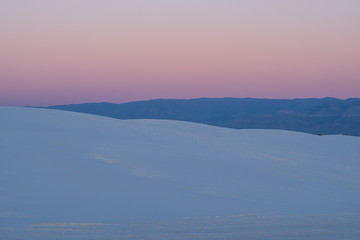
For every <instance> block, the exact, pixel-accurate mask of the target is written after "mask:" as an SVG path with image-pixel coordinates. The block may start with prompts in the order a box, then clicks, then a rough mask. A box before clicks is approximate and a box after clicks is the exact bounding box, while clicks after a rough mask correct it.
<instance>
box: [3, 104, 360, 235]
mask: <svg viewBox="0 0 360 240" xmlns="http://www.w3.org/2000/svg"><path fill="white" fill-rule="evenodd" d="M0 132H1V135H0V149H1V151H0V154H1V161H0V182H1V187H0V202H1V204H0V223H1V224H0V225H1V226H2V227H1V228H0V233H2V234H1V235H2V236H11V237H12V238H10V237H9V238H5V237H4V238H3V239H13V238H14V236H23V235H21V234H25V233H26V234H27V235H26V236H27V237H24V238H23V239H47V237H46V236H48V235H46V234H45V235H34V236H33V238H32V237H29V236H30V235H29V231H30V232H31V231H33V232H34V231H35V232H36V228H34V227H29V226H30V225H31V226H32V225H34V224H35V225H36V224H39V223H42V224H43V223H46V224H45V225H43V228H44V229H45V228H46V229H47V228H49V227H51V228H52V229H53V231H55V232H57V231H58V230H56V229H55V230H54V228H55V227H58V228H62V226H67V228H66V229H68V228H69V229H70V230H69V231H70V233H71V231H72V230H71V229H73V228H76V226H77V225H74V224H72V223H114V222H115V223H131V222H137V221H155V220H171V219H174V218H178V217H206V216H230V215H239V214H255V215H260V216H263V215H266V214H270V213H271V214H282V215H287V216H295V215H296V214H297V215H298V214H339V213H352V214H355V215H356V214H358V213H359V211H360V205H359V203H360V191H359V189H360V188H359V186H360V179H359V172H360V161H359V153H360V152H359V145H360V138H357V137H351V136H317V135H311V134H305V133H297V132H290V131H283V130H236V129H229V128H220V127H214V126H208V125H204V124H197V123H189V122H181V121H169V120H118V119H113V118H106V117H101V116H95V115H89V114H80V113H73V112H65V111H57V110H48V109H36V108H10V107H1V108H0ZM229 219H231V218H229ZM342 219H343V218H342ZM346 219H347V218H346ZM255 220H256V219H255ZM258 220H259V219H257V220H256V221H258ZM206 221H208V220H206ZM226 221H227V220H226ZM231 221H233V220H231ZM238 221H239V223H238V224H240V223H241V222H243V221H244V220H241V218H240V220H238ZM247 221H248V220H247ZM249 221H252V220H251V219H250V220H249ZM259 221H260V220H259ZM261 221H264V220H261ZM269 221H270V222H272V221H275V222H276V221H279V219H278V218H276V219H272V218H271V219H270V220H269ZM58 222H63V223H64V224H65V223H69V224H68V225H66V224H65V225H64V224H62V225H59V224H56V223H58ZM19 224H20V225H21V226H24V229H27V230H21V231H20V230H19V231H18V232H17V231H16V230H14V229H17V228H16V227H17V226H19ZM204 224H205V223H204ZM241 224H242V223H241ZM254 224H255V225H256V223H255V222H254ZM296 224H299V223H296ZM205 225H206V224H205ZM46 226H47V227H46ZM81 226H83V225H79V228H80V227H81ZM84 226H85V225H84ZM86 226H93V225H86ZM96 226H98V225H96ZM99 226H100V225H99ZM189 226H190V225H189ZM217 226H218V225H217ZM224 226H225V228H227V227H229V226H230V225H229V226H228V225H226V224H225V225H224ZM231 226H232V225H231ZM264 226H267V225H266V224H265V225H264ZM346 226H348V224H346ZM351 226H353V225H349V226H348V227H350V228H351ZM214 227H216V226H214ZM11 229H12V230H11ZM21 229H23V228H21ZM29 229H35V230H29ZM236 229H237V228H236ZM265 229H268V228H266V227H265ZM44 231H45V230H44ZM46 231H47V234H49V231H50V230H49V229H47V230H46ZM46 231H45V233H46ZM64 231H65V230H64ZM91 231H92V230H91ZM91 231H90V230H89V232H91ZM104 231H105V230H104ZM134 231H135V230H134ZM221 231H223V230H221ZM224 231H225V230H224ZM266 231H268V230H266ZM105 232H106V231H105ZM355 232H356V231H355ZM14 233H18V234H19V235H14ZM70 233H69V234H70ZM353 233H354V231H353ZM57 234H59V232H57ZM64 234H65V233H64ZM66 234H68V233H66ZM239 234H240V233H239ZM284 234H287V233H286V232H285V233H284ZM210 235H211V234H210ZM210 235H209V236H210ZM31 236H32V235H31ZM41 236H43V238H41ZM57 236H58V235H57ZM64 236H65V235H64ZM72 236H73V235H72ZM214 236H216V235H214ZM286 236H287V235H286ZM324 236H331V234H330V233H329V235H324ZM48 237H49V236H48ZM17 239H21V238H20V237H18V238H17ZM56 239H61V238H56ZM68 239H74V238H73V237H69V238H68ZM83 239H88V238H83ZM98 239H108V238H100V237H99V238H98ZM126 239H135V238H126ZM136 239H137V238H136ZM138 239H143V238H141V237H139V238H138ZM159 239H169V238H167V237H164V238H159ZM183 239H196V238H194V237H191V236H189V238H185V237H184V238H183ZM208 239H212V238H211V237H209V238H208ZM228 239H237V238H236V237H234V238H228ZM254 239H258V238H254ZM269 239H270V238H269ZM300 239H301V238H300ZM318 239H324V238H318ZM326 239H330V238H326ZM349 239H350V238H349Z"/></svg>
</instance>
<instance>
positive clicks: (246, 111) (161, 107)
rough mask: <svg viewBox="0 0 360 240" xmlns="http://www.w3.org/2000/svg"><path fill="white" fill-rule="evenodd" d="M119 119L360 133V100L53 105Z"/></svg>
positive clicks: (164, 100) (259, 100)
mask: <svg viewBox="0 0 360 240" xmlns="http://www.w3.org/2000/svg"><path fill="white" fill-rule="evenodd" d="M48 108H50V109H59V110H67V111H74V112H82V113H90V114H96V115H101V116H107V117H113V118H118V119H170V120H181V121H190V122H197V123H204V124H209V125H214V126H221V127H229V128H236V129H283V130H293V131H299V132H306V133H313V134H348V135H360V99H359V98H351V99H347V100H341V99H337V98H304V99H255V98H198V99H189V100H185V99H154V100H148V101H138V102H129V103H123V104H115V103H84V104H71V105H57V106H49V107H48Z"/></svg>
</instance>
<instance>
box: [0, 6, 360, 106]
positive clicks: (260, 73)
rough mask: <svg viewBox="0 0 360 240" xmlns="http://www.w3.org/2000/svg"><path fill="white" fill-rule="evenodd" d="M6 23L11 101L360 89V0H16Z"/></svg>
mask: <svg viewBox="0 0 360 240" xmlns="http://www.w3.org/2000/svg"><path fill="white" fill-rule="evenodd" d="M0 33H1V38H0V105H18V106H23V105H42V106H44V105H53V104H69V103H80V102H100V101H107V102H126V101H134V100H145V99H151V98H196V97H261V98H263V97H265V98H299V97H327V96H330V97H339V98H349V97H360V44H359V43H360V1H358V0H342V1H340V0H326V1H325V0H312V1H310V0H308V1H307V0H303V1H296V0H286V1H285V0H273V1H271V0H266V1H265V0H257V1H256V0H244V1H236V0H191V1H190V0H173V1H169V0H147V1H145V0H123V1H110V0H108V1H105V0H104V1H94V0H86V1H85V0H71V1H70V0H69V1H67V0H62V1H59V0H53V1H45V0H32V1H26V0H8V1H1V2H0Z"/></svg>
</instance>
